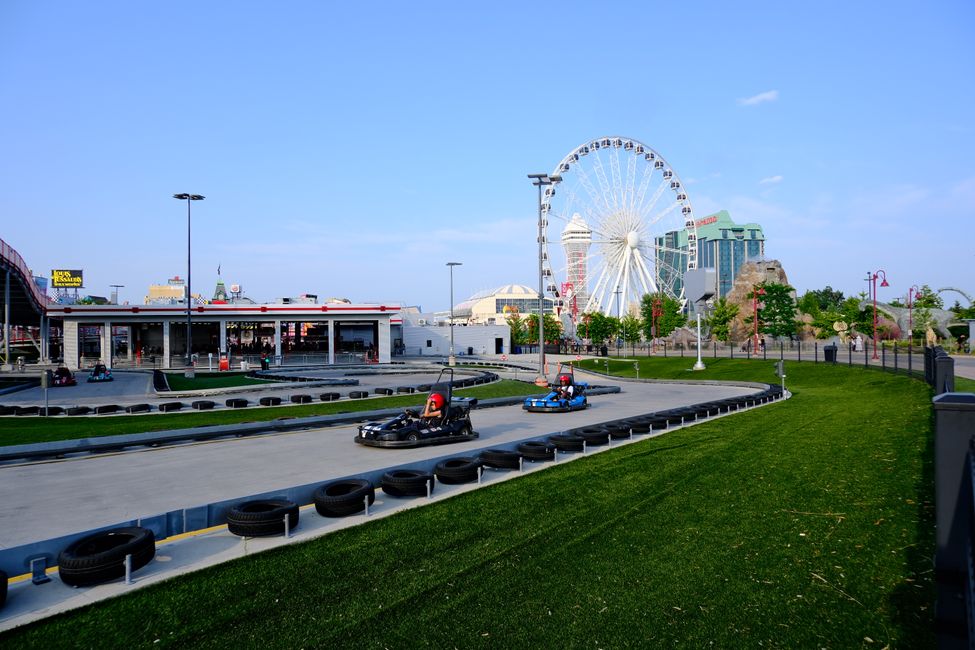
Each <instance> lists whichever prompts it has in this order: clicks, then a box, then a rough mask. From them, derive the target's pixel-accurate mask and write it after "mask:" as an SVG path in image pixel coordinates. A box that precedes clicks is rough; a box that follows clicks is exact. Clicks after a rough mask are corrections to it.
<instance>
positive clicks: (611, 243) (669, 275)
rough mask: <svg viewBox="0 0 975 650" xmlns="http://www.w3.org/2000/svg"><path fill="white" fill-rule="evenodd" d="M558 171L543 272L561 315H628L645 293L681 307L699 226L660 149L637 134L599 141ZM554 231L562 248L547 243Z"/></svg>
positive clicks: (551, 190)
mask: <svg viewBox="0 0 975 650" xmlns="http://www.w3.org/2000/svg"><path fill="white" fill-rule="evenodd" d="M553 175H559V176H561V180H560V181H558V182H557V183H555V184H553V185H550V186H548V187H547V188H546V189H545V192H544V194H543V197H542V205H541V210H542V215H543V220H542V225H543V226H545V227H546V229H547V230H546V234H545V235H544V236H543V237H542V248H543V253H542V275H543V276H544V277H545V279H546V293H547V294H550V295H551V296H552V297H553V298H554V299H555V302H556V305H557V306H559V307H560V308H561V309H562V313H563V314H566V315H568V316H570V317H571V318H572V319H573V320H575V319H576V317H577V316H579V315H581V314H583V313H585V312H593V311H601V312H602V313H604V314H606V315H613V314H614V313H619V314H620V315H625V314H627V313H629V312H630V310H632V309H633V308H634V307H635V308H636V309H637V310H638V309H639V305H640V300H641V298H642V297H643V295H644V294H657V293H662V294H664V295H666V296H668V297H670V298H673V299H675V300H678V301H680V302H681V304H683V302H684V273H685V272H686V271H687V270H689V269H694V268H697V227H696V226H695V222H694V216H693V213H692V210H691V203H690V200H689V199H688V198H687V193H686V191H685V189H684V185H683V183H681V181H680V179H679V178H678V176H677V174H676V172H674V170H673V169H672V168H671V167H670V165H669V164H668V163H667V161H666V160H664V158H663V157H662V156H661V155H660V154H659V153H657V152H656V151H654V150H653V149H651V148H650V147H648V146H647V145H645V144H643V143H642V142H639V141H637V140H634V139H632V138H624V137H621V136H613V137H602V138H597V139H595V140H590V141H588V142H585V143H583V144H582V145H580V146H578V147H576V148H575V149H574V150H573V151H572V152H570V153H569V154H568V155H567V156H566V157H565V158H563V159H562V162H560V163H559V164H558V166H557V167H556V168H555V171H554V172H553ZM555 227H558V228H559V230H558V231H554V228H555ZM549 233H551V234H552V236H554V237H556V238H558V239H557V240H556V241H558V240H560V243H561V246H559V247H554V246H553V247H550V246H549V243H550V241H551V239H552V237H551V236H550V235H549Z"/></svg>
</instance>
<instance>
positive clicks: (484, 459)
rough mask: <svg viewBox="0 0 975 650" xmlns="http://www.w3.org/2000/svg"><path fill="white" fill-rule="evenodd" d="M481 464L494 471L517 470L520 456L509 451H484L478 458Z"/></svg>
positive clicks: (519, 465)
mask: <svg viewBox="0 0 975 650" xmlns="http://www.w3.org/2000/svg"><path fill="white" fill-rule="evenodd" d="M479 458H480V460H481V464H482V465H484V466H485V467H493V468H494V469H519V468H520V467H521V462H520V461H521V454H519V453H518V452H517V451H511V450H510V449H485V450H484V451H482V452H481V454H480V456H479Z"/></svg>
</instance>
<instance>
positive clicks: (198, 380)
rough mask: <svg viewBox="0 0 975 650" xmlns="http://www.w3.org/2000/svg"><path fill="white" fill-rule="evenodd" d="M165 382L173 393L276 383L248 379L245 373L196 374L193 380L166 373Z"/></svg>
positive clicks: (177, 374)
mask: <svg viewBox="0 0 975 650" xmlns="http://www.w3.org/2000/svg"><path fill="white" fill-rule="evenodd" d="M166 381H167V382H169V390H174V391H184V390H207V389H209V388H232V387H239V386H261V385H264V384H273V383H277V382H272V381H269V380H267V379H257V378H256V377H248V376H247V373H246V372H231V373H226V372H222V373H216V372H214V373H201V372H197V373H196V374H195V376H194V377H193V379H187V378H186V377H184V376H183V374H182V373H176V372H167V373H166Z"/></svg>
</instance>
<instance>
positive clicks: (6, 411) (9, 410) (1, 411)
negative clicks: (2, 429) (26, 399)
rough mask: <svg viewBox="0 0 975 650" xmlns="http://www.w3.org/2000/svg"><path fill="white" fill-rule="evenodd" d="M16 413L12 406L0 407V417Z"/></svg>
mask: <svg viewBox="0 0 975 650" xmlns="http://www.w3.org/2000/svg"><path fill="white" fill-rule="evenodd" d="M16 412H17V409H16V407H14V406H0V415H13V414H14V413H16Z"/></svg>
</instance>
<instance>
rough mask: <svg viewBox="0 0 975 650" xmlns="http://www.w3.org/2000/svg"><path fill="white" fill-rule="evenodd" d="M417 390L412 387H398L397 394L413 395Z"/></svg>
mask: <svg viewBox="0 0 975 650" xmlns="http://www.w3.org/2000/svg"><path fill="white" fill-rule="evenodd" d="M415 390H416V389H415V388H413V387H412V386H397V387H396V392H397V393H412V392H414V391H415Z"/></svg>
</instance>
